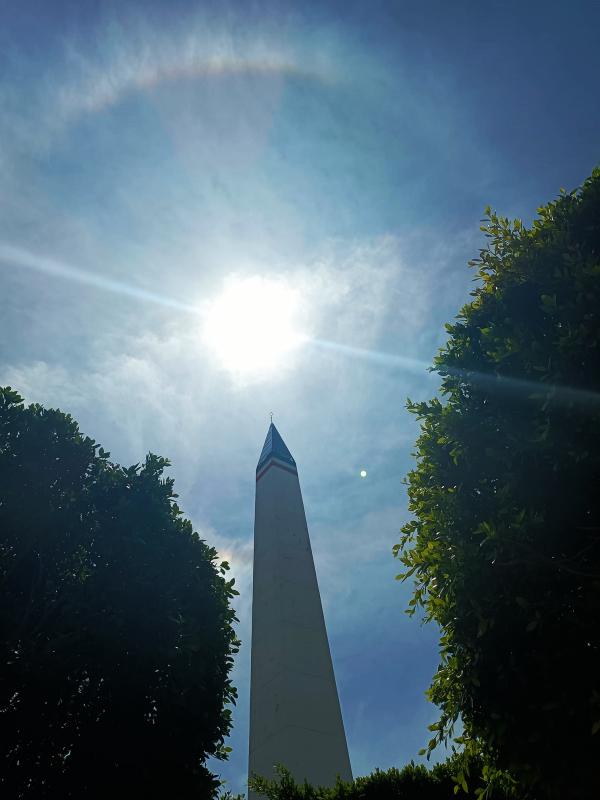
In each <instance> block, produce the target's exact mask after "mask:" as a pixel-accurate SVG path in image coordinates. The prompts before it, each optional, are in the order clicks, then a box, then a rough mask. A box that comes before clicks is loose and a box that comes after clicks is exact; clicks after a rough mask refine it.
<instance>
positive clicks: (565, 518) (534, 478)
mask: <svg viewBox="0 0 600 800" xmlns="http://www.w3.org/2000/svg"><path fill="white" fill-rule="evenodd" d="M538 214H539V217H538V218H537V219H536V220H535V221H534V222H533V225H532V226H531V227H530V228H527V227H526V226H524V225H523V223H522V222H521V221H520V220H514V221H510V220H509V219H507V218H505V217H500V216H498V215H497V214H496V213H493V212H492V211H491V210H490V209H487V211H486V219H485V220H484V224H483V226H482V230H483V231H484V232H485V235H486V236H487V237H488V238H489V243H488V246H487V247H486V248H484V249H483V250H481V251H480V255H479V258H477V259H475V261H473V262H471V263H472V265H474V266H475V267H476V268H477V275H478V278H479V283H478V285H477V287H476V288H475V290H474V291H473V292H472V297H473V299H472V301H471V302H470V303H468V304H467V305H466V306H465V307H464V308H463V309H462V311H461V312H460V314H459V316H458V318H457V321H456V322H455V323H454V324H451V325H448V326H447V330H448V333H449V338H448V341H447V343H446V345H445V346H444V347H443V348H442V349H441V351H440V352H439V354H438V355H437V357H436V359H435V365H434V369H435V370H436V371H437V372H438V373H439V375H440V376H441V392H442V398H441V399H440V398H434V399H432V400H431V401H429V402H415V403H412V402H410V401H409V405H408V408H409V409H410V411H411V412H412V413H414V414H415V415H416V416H417V417H418V419H419V420H420V421H421V433H420V436H419V439H418V441H417V447H416V456H417V465H416V468H415V469H414V470H413V471H412V472H411V473H410V474H409V477H408V494H409V499H410V509H411V511H412V512H413V514H414V519H412V520H411V521H410V522H408V523H407V524H406V525H405V526H404V528H403V538H402V541H401V542H400V544H398V545H397V546H396V548H395V551H396V554H397V555H398V556H399V557H400V559H401V560H402V562H403V565H404V567H405V571H404V572H403V573H402V576H399V577H404V578H409V577H412V578H413V579H414V581H415V590H414V595H413V597H412V599H411V601H410V608H409V613H414V612H415V611H416V610H417V609H422V610H423V613H424V617H425V619H426V620H435V621H436V622H438V623H439V625H440V627H441V639H440V648H441V660H440V664H439V668H438V670H437V673H436V675H435V677H434V680H433V683H432V686H431V689H430V697H431V699H432V700H433V701H434V702H435V703H437V704H438V705H439V706H440V708H441V718H440V721H439V723H438V724H436V725H434V726H432V728H433V732H434V736H433V739H432V740H431V742H430V745H429V747H430V749H431V748H432V747H434V746H435V745H436V744H437V743H438V742H439V741H441V740H443V739H446V738H447V737H448V736H451V735H452V726H453V723H455V722H456V721H457V720H458V719H459V718H460V719H462V723H463V725H464V734H463V736H461V737H459V738H460V741H461V743H463V744H464V745H465V747H467V748H469V747H480V746H482V747H483V748H484V749H485V751H486V754H487V758H488V759H489V763H490V764H493V765H496V766H497V767H499V768H502V769H507V770H509V771H510V772H511V774H512V775H514V776H515V777H516V778H517V779H518V780H519V781H520V783H521V785H522V786H523V787H526V788H528V789H530V790H531V791H533V792H535V796H536V797H548V798H555V797H556V798H558V797H571V798H580V797H581V798H583V797H586V798H587V797H592V796H596V795H597V794H598V792H599V791H600V770H598V764H599V763H600V626H599V625H598V620H599V619H600V489H599V487H600V316H599V314H600V170H595V171H594V172H593V173H592V175H591V177H590V178H589V179H587V180H586V181H585V182H584V184H583V186H582V187H581V188H580V189H577V190H575V191H572V192H565V191H561V194H560V196H559V197H558V198H557V199H556V200H554V201H553V202H550V203H548V205H546V206H544V207H542V208H540V209H539V210H538Z"/></svg>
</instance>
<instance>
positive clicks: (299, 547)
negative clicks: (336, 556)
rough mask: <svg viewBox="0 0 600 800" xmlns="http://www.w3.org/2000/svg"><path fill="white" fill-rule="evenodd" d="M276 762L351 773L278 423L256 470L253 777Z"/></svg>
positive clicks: (297, 769)
mask: <svg viewBox="0 0 600 800" xmlns="http://www.w3.org/2000/svg"><path fill="white" fill-rule="evenodd" d="M275 764H283V765H284V766H285V767H287V768H288V769H289V770H290V771H291V773H292V775H293V776H294V778H295V779H296V780H298V781H300V782H302V781H304V780H305V779H306V780H308V781H309V782H310V783H312V784H313V785H320V786H332V785H334V783H335V781H336V778H337V776H338V775H339V776H340V777H341V778H342V779H343V780H352V772H351V769H350V759H349V757H348V747H347V744H346V736H345V733H344V724H343V721H342V714H341V710H340V703H339V699H338V693H337V687H336V683H335V676H334V672H333V664H332V661H331V654H330V651H329V643H328V640H327V631H326V628H325V620H324V617H323V609H322V606H321V597H320V595H319V587H318V584H317V576H316V573H315V566H314V562H313V556H312V550H311V547H310V539H309V536H308V528H307V525H306V517H305V514H304V504H303V502H302V493H301V491H300V483H299V480H298V470H297V468H296V462H295V461H294V459H293V458H292V455H291V453H290V451H289V450H288V448H287V447H286V445H285V443H284V441H283V439H282V438H281V436H280V434H279V431H278V430H277V428H276V427H275V425H273V423H271V425H270V427H269V430H268V433H267V438H266V440H265V444H264V447H263V449H262V453H261V455H260V458H259V461H258V466H257V468H256V505H255V521H254V580H253V592H252V666H251V685H250V752H249V774H250V775H252V774H258V775H262V776H264V777H273V776H274V769H273V767H274V765H275ZM252 796H253V793H252V792H251V793H250V797H251V798H252Z"/></svg>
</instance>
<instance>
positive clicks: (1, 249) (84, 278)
mask: <svg viewBox="0 0 600 800" xmlns="http://www.w3.org/2000/svg"><path fill="white" fill-rule="evenodd" d="M0 263H2V264H3V265H4V267H5V268H8V269H10V267H15V266H16V267H22V268H24V269H29V270H33V271H35V272H41V273H43V274H45V275H51V276H53V277H56V278H62V279H64V280H69V281H74V282H75V283H80V284H83V285H84V286H93V287H94V288H96V289H102V290H103V291H107V292H113V293H115V294H120V295H124V296H125V297H133V298H135V299H136V300H142V301H147V302H150V303H155V304H156V305H160V306H166V307H167V308H174V309H177V310H178V311H187V312H189V313H192V314H198V313H199V310H198V308H196V307H194V306H191V305H187V304H186V303H180V302H179V301H178V300H173V299H172V298H170V297H166V296H165V295H161V294H157V293H156V292H151V291H148V290H147V289H142V288H139V287H137V286H131V285H129V284H127V283H123V282H122V281H116V280H113V279H112V278H105V277H103V276H102V275H96V274H94V273H93V272H86V271H85V270H82V269H79V267H74V266H72V265H71V264H66V263H64V262H63V261H58V260H56V259H54V258H47V257H46V256H39V255H37V254H35V253H30V252H29V251H28V250H25V249H23V248H22V247H15V246H14V245H10V244H5V243H0Z"/></svg>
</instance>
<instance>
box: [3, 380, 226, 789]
mask: <svg viewBox="0 0 600 800" xmlns="http://www.w3.org/2000/svg"><path fill="white" fill-rule="evenodd" d="M167 465H168V461H166V460H165V459H163V458H159V457H157V456H155V455H149V456H148V457H147V458H146V460H145V463H144V464H143V465H142V466H140V465H135V466H133V467H130V468H128V469H126V468H123V467H120V466H118V465H116V464H113V463H111V462H110V461H109V453H107V452H105V451H104V450H103V449H102V448H101V447H99V446H98V445H97V444H96V443H95V442H94V441H93V440H92V439H89V438H87V437H84V436H83V435H82V434H81V433H80V432H79V429H78V427H77V424H76V423H75V422H74V420H73V419H72V418H71V417H70V416H68V415H66V414H63V413H61V412H60V411H57V410H47V409H44V408H42V407H41V406H39V405H32V406H29V407H27V408H26V407H25V406H24V404H23V402H22V400H21V398H20V397H19V396H18V394H17V393H16V392H14V391H12V390H11V389H10V388H6V389H0V629H1V637H2V638H1V645H0V646H1V647H2V655H1V661H0V740H1V741H2V751H3V752H2V766H1V768H0V790H1V793H2V796H3V797H7V798H8V797H11V798H30V797H31V798H36V799H37V798H50V797H52V798H55V797H61V798H70V797H72V798H77V800H79V798H82V797H86V798H100V797H102V798H105V797H107V796H118V797H144V798H158V797H160V798H189V797H192V796H193V797H210V796H212V795H213V794H214V792H215V790H216V787H217V785H218V781H217V779H216V778H215V777H214V776H213V775H212V774H211V773H210V772H209V771H208V769H207V768H206V766H205V763H204V762H205V759H206V757H207V756H209V755H217V756H218V755H221V756H223V755H224V754H225V748H224V747H223V742H224V737H225V736H226V735H227V733H228V731H229V729H230V722H231V720H230V710H229V709H228V708H227V707H226V706H227V704H228V703H231V702H233V701H234V699H235V689H234V688H233V686H232V685H231V682H230V679H229V672H230V669H231V666H232V663H233V654H234V653H235V652H236V650H237V646H238V642H237V640H236V637H235V633H234V630H233V627H232V625H233V623H234V620H235V616H234V613H233V611H232V609H231V607H230V600H231V598H232V596H233V595H234V594H236V592H235V589H234V588H233V580H227V579H226V577H225V572H226V569H227V564H225V563H223V564H221V565H219V563H218V560H217V553H216V551H215V550H214V549H213V548H211V547H209V546H208V545H207V544H206V543H205V542H204V541H202V540H201V539H200V538H199V536H198V534H197V533H195V532H193V530H192V526H191V524H190V522H188V521H187V520H184V519H183V518H182V516H181V511H180V510H179V508H178V507H177V505H176V503H175V498H176V495H175V494H174V492H173V481H172V479H170V478H166V479H165V478H163V477H162V473H163V470H164V468H165V467H166V466H167Z"/></svg>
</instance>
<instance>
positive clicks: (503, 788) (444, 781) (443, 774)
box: [249, 756, 515, 800]
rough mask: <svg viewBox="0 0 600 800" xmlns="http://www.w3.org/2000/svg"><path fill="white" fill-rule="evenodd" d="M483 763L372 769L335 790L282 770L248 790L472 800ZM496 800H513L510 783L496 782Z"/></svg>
mask: <svg viewBox="0 0 600 800" xmlns="http://www.w3.org/2000/svg"><path fill="white" fill-rule="evenodd" d="M482 767H483V765H482V763H481V760H480V759H479V758H478V757H471V758H464V757H461V756H453V757H452V758H450V759H448V761H446V762H444V763H443V764H436V765H435V766H434V767H431V768H430V769H427V768H426V767H424V766H423V765H422V764H414V763H413V762H411V763H410V764H408V765H407V766H405V767H404V768H403V769H396V768H392V769H388V770H387V771H382V770H375V771H374V772H372V773H371V774H370V775H367V776H365V777H363V778H356V779H355V780H353V781H351V782H348V783H344V782H343V781H339V782H338V783H337V784H336V785H335V786H334V787H331V788H325V787H316V786H311V785H310V784H308V783H304V784H299V783H296V781H295V780H294V779H293V778H292V776H291V774H290V773H289V772H288V771H287V770H286V769H284V768H282V767H280V768H279V769H278V773H279V775H278V778H277V779H276V780H267V779H266V778H260V777H252V778H251V779H250V781H249V784H250V788H251V789H253V790H254V791H255V792H257V793H258V794H260V795H262V796H263V797H266V798H267V800H451V798H454V797H455V794H456V793H457V792H460V796H461V797H462V798H464V800H469V799H472V800H475V798H479V797H480V796H481V794H482V792H483V791H485V786H484V781H482V780H481V776H482ZM493 797H494V798H495V800H509V798H511V799H512V798H514V797H515V795H513V794H512V790H511V787H510V785H509V784H506V782H505V781H502V780H498V779H497V780H496V781H495V787H494V792H493Z"/></svg>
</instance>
